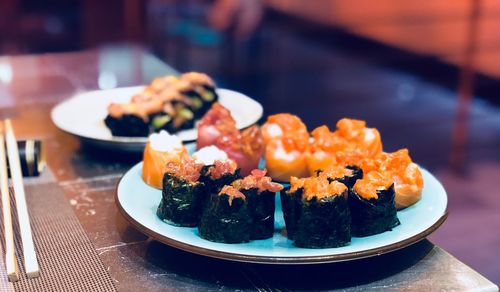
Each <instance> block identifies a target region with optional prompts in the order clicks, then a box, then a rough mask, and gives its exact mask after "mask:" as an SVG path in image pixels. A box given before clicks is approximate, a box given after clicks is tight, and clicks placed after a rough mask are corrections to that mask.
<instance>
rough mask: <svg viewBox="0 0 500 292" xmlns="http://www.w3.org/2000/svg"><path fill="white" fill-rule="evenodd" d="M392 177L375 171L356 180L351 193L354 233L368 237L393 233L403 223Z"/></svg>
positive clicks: (350, 203) (350, 201) (357, 235)
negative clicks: (398, 212)
mask: <svg viewBox="0 0 500 292" xmlns="http://www.w3.org/2000/svg"><path fill="white" fill-rule="evenodd" d="M394 197H395V193H394V183H393V181H392V178H391V176H390V175H389V174H386V173H383V172H377V171H371V172H369V173H367V174H366V175H365V177H364V178H363V179H360V180H358V181H356V183H355V184H354V187H353V188H352V190H351V192H350V194H349V206H350V208H351V215H352V225H351V229H352V234H353V236H356V237H364V236H369V235H374V234H378V233H382V232H385V231H389V230H392V229H393V228H394V227H396V226H398V225H399V224H400V222H399V219H398V217H397V212H396V205H395V202H394Z"/></svg>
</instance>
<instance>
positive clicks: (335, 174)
mask: <svg viewBox="0 0 500 292" xmlns="http://www.w3.org/2000/svg"><path fill="white" fill-rule="evenodd" d="M320 175H324V176H326V177H327V178H332V179H335V178H342V177H344V176H350V175H352V169H349V168H346V167H343V166H340V165H330V166H329V167H328V168H326V169H325V170H323V171H322V172H321V173H320Z"/></svg>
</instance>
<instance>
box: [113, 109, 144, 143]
mask: <svg viewBox="0 0 500 292" xmlns="http://www.w3.org/2000/svg"><path fill="white" fill-rule="evenodd" d="M104 123H105V124H106V126H107V127H108V128H109V130H110V131H111V134H112V135H113V136H123V137H147V136H148V135H149V132H150V130H149V125H148V123H147V122H145V121H144V119H143V118H141V117H139V116H136V115H132V114H125V115H122V116H121V117H113V116H111V115H107V116H106V118H105V119H104Z"/></svg>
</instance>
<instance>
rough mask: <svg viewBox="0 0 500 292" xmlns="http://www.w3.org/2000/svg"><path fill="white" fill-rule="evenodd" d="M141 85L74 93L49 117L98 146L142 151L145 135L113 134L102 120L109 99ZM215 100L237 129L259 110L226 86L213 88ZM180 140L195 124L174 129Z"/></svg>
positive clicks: (192, 136) (125, 97)
mask: <svg viewBox="0 0 500 292" xmlns="http://www.w3.org/2000/svg"><path fill="white" fill-rule="evenodd" d="M143 88H144V86H135V87H124V88H115V89H109V90H96V91H89V92H85V93H80V94H77V95H75V96H73V97H71V98H70V99H67V100H65V101H63V102H61V103H59V104H58V105H56V106H55V107H54V108H53V109H52V112H51V117H52V121H53V122H54V124H55V125H56V126H57V127H58V128H59V129H61V130H63V131H65V132H67V133H70V134H72V135H75V136H77V137H79V138H81V139H82V140H83V141H84V142H88V143H91V144H94V145H96V146H100V147H106V148H114V149H121V150H129V151H142V150H143V148H144V145H145V143H146V141H147V138H146V137H117V136H113V135H111V131H110V130H109V129H108V128H107V127H106V125H105V124H104V119H105V118H106V115H107V107H108V105H109V104H110V103H111V102H117V103H125V102H128V101H129V100H130V98H131V97H132V96H133V95H135V94H137V93H138V92H141V91H142V89H143ZM217 94H218V95H219V102H220V103H221V104H222V105H223V106H224V107H226V108H227V109H229V111H231V115H232V116H233V118H234V119H235V120H236V125H237V127H238V128H239V129H243V128H246V127H248V126H251V125H253V124H255V123H256V122H257V121H258V120H259V119H260V118H261V117H262V114H263V109H262V106H261V105H260V103H258V102H257V101H255V100H253V99H251V98H250V97H248V96H246V95H244V94H241V93H239V92H236V91H232V90H229V89H222V88H219V89H217ZM176 135H178V136H179V137H180V138H181V139H182V140H183V141H184V142H193V141H195V140H196V137H197V131H196V128H192V129H186V130H183V131H179V132H177V133H176Z"/></svg>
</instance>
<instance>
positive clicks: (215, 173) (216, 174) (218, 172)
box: [207, 159, 238, 179]
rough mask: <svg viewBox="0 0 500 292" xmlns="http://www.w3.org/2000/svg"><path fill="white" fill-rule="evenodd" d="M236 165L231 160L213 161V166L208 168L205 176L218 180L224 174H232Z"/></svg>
mask: <svg viewBox="0 0 500 292" xmlns="http://www.w3.org/2000/svg"><path fill="white" fill-rule="evenodd" d="M237 168H238V165H236V162H234V160H232V159H226V160H215V161H214V165H212V166H210V167H209V168H208V171H207V175H209V176H210V177H211V178H213V179H219V178H221V177H222V176H223V175H224V174H227V173H231V174H232V173H234V172H235V171H236V169H237Z"/></svg>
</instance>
